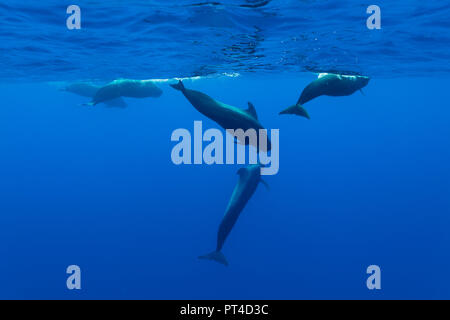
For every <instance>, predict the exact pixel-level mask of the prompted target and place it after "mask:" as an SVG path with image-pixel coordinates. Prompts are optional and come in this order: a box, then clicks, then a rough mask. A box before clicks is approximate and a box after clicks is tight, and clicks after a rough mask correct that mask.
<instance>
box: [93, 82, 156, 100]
mask: <svg viewBox="0 0 450 320" xmlns="http://www.w3.org/2000/svg"><path fill="white" fill-rule="evenodd" d="M162 93H163V92H162V90H161V89H160V88H158V87H157V86H156V85H155V83H154V82H153V81H152V80H132V79H119V80H114V81H112V82H111V83H109V84H107V85H105V86H103V87H101V88H100V89H99V90H98V91H97V92H96V93H95V95H94V97H93V98H92V101H91V103H90V104H91V105H96V104H98V103H101V102H105V101H108V100H113V99H117V98H120V97H128V98H149V97H154V98H157V97H160V96H161V95H162Z"/></svg>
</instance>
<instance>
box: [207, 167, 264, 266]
mask: <svg viewBox="0 0 450 320" xmlns="http://www.w3.org/2000/svg"><path fill="white" fill-rule="evenodd" d="M237 173H238V175H239V181H238V183H237V185H236V186H235V188H234V191H233V194H232V195H231V199H230V201H229V203H228V207H227V209H226V210H225V215H224V217H223V219H222V223H221V224H220V227H219V231H218V233H217V246H216V250H215V251H213V252H211V253H210V254H207V255H204V256H200V257H199V259H204V260H213V261H216V262H218V263H221V264H223V265H225V266H228V262H227V260H226V258H225V256H224V255H223V253H222V248H223V245H224V243H225V240H226V239H227V237H228V235H229V234H230V232H231V230H232V229H233V227H234V225H235V224H236V221H237V219H238V218H239V216H240V214H241V212H242V210H243V209H244V207H245V206H246V204H247V202H248V200H250V198H251V197H252V196H253V193H255V191H256V188H257V187H258V184H259V183H260V182H262V183H263V184H265V182H264V181H263V180H262V179H261V165H257V164H255V165H250V166H248V167H245V168H241V169H239V171H238V172H237ZM266 186H267V185H266Z"/></svg>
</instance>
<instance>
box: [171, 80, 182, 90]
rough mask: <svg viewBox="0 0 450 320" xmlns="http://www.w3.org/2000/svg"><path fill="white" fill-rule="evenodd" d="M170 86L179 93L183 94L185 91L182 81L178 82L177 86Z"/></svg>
mask: <svg viewBox="0 0 450 320" xmlns="http://www.w3.org/2000/svg"><path fill="white" fill-rule="evenodd" d="M170 86H171V87H172V88H174V89H175V90H178V91H181V92H183V91H184V90H185V89H184V84H183V82H182V81H181V80H180V81H178V83H177V84H171V85H170Z"/></svg>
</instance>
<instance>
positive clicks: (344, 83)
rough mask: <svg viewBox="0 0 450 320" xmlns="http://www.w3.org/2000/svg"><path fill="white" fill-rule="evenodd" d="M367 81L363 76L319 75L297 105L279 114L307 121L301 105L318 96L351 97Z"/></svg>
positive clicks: (304, 91) (368, 79) (367, 78)
mask: <svg viewBox="0 0 450 320" xmlns="http://www.w3.org/2000/svg"><path fill="white" fill-rule="evenodd" d="M369 81H370V78H369V77H364V76H353V75H340V74H332V73H325V74H320V75H319V78H318V79H317V80H314V81H313V82H311V83H310V84H309V85H307V86H306V88H305V89H304V90H303V92H302V94H301V95H300V98H299V99H298V101H297V103H296V104H295V105H293V106H291V107H289V108H287V109H285V110H283V111H281V112H280V114H296V115H299V116H302V117H305V118H308V119H309V115H308V113H307V112H306V110H305V108H304V107H303V104H305V103H307V102H308V101H311V100H312V99H314V98H317V97H320V96H331V97H340V96H349V95H352V94H353V93H355V92H356V91H358V90H361V89H362V88H364V87H365V86H366V85H367V84H368V83H369Z"/></svg>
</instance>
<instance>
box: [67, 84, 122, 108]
mask: <svg viewBox="0 0 450 320" xmlns="http://www.w3.org/2000/svg"><path fill="white" fill-rule="evenodd" d="M100 88H101V87H100V86H99V85H96V84H93V83H91V82H75V83H71V84H69V85H67V86H66V87H64V88H62V89H61V90H62V91H67V92H71V93H74V94H77V95H79V96H82V97H88V98H93V97H94V96H95V94H96V93H97V91H98V90H99V89H100ZM104 104H105V105H107V106H108V107H118V108H125V107H126V106H127V104H126V103H125V101H123V99H122V98H120V97H119V98H116V99H113V100H107V101H104Z"/></svg>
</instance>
